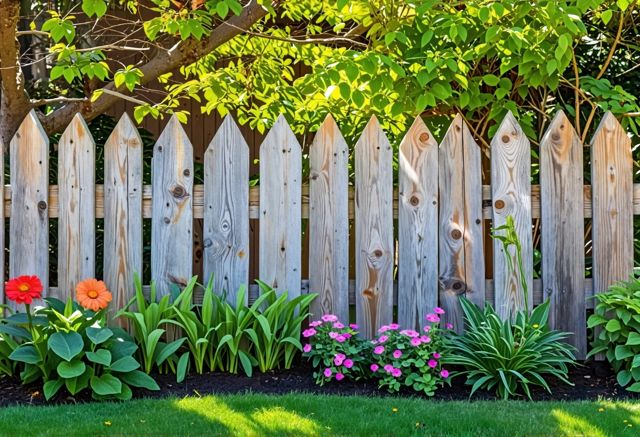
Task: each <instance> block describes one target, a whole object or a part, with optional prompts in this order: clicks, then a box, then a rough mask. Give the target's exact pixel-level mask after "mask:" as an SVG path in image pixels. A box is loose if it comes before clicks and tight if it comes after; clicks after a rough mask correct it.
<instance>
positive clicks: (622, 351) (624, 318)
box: [587, 279, 640, 392]
mask: <svg viewBox="0 0 640 437" xmlns="http://www.w3.org/2000/svg"><path fill="white" fill-rule="evenodd" d="M594 298H595V299H597V300H598V304H597V305H596V307H595V310H594V314H593V315H592V316H590V317H589V320H588V321H587V326H588V327H589V328H601V330H600V332H599V333H598V332H596V335H595V339H594V341H593V343H592V346H593V349H592V350H591V351H590V352H589V354H588V355H587V357H591V356H593V355H596V354H599V353H604V354H605V356H606V357H607V360H608V361H609V363H611V366H612V367H613V370H614V371H615V372H616V373H617V379H618V383H619V384H620V385H621V386H623V387H626V389H627V390H629V391H633V392H640V281H639V280H638V279H632V280H629V281H627V282H620V283H618V284H615V285H612V286H611V287H610V288H609V290H608V291H607V292H606V293H600V294H596V295H595V296H594Z"/></svg>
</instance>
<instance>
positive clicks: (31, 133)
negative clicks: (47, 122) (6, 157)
mask: <svg viewBox="0 0 640 437" xmlns="http://www.w3.org/2000/svg"><path fill="white" fill-rule="evenodd" d="M25 137H28V138H29V139H30V140H31V141H38V140H41V141H43V142H45V143H46V144H47V145H49V136H48V135H47V132H46V131H45V130H44V128H43V127H42V124H41V123H40V120H39V119H38V115H37V114H36V111H35V109H32V110H31V111H29V113H28V114H27V115H26V116H25V117H24V120H22V123H20V127H19V128H18V130H17V131H16V133H15V135H14V136H13V139H12V140H11V144H14V142H17V141H19V140H20V139H21V138H25Z"/></svg>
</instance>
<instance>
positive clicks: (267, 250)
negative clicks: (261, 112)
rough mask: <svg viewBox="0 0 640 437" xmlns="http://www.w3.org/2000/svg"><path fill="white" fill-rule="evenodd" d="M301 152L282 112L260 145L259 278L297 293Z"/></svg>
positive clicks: (283, 289)
mask: <svg viewBox="0 0 640 437" xmlns="http://www.w3.org/2000/svg"><path fill="white" fill-rule="evenodd" d="M301 181H302V151H301V149H300V144H299V143H298V140H297V139H296V137H295V135H294V134H293V132H292V131H291V128H290V127H289V124H288V123H287V121H286V119H285V118H284V116H283V115H280V117H278V119H277V120H276V122H275V124H274V125H273V127H272V128H271V130H270V131H269V133H268V134H267V136H266V138H265V139H264V141H263V142H262V145H261V146H260V249H259V251H260V254H259V257H260V258H259V262H260V268H259V269H260V279H261V280H262V281H264V282H265V283H267V284H269V285H270V286H272V287H274V288H275V289H277V290H278V292H280V293H281V292H283V291H285V290H286V291H287V292H288V296H289V297H290V298H295V297H296V296H299V295H300V279H301V271H300V270H301V269H300V266H301V241H300V240H301V215H302V211H301V206H300V205H301V202H302V199H301V196H302V193H301Z"/></svg>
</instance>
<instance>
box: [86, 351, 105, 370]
mask: <svg viewBox="0 0 640 437" xmlns="http://www.w3.org/2000/svg"><path fill="white" fill-rule="evenodd" d="M85 355H86V357H87V359H88V360H89V361H91V362H92V363H96V364H101V365H103V366H109V365H110V364H111V352H109V351H108V350H106V349H98V350H97V351H95V352H87V353H86V354H85Z"/></svg>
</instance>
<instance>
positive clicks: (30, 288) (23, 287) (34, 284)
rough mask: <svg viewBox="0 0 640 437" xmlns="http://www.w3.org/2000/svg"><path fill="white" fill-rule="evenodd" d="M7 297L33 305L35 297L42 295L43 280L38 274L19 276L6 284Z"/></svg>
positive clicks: (38, 297) (16, 301)
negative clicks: (41, 280)
mask: <svg viewBox="0 0 640 437" xmlns="http://www.w3.org/2000/svg"><path fill="white" fill-rule="evenodd" d="M4 290H5V294H6V295H7V299H9V300H12V301H14V302H15V303H18V304H20V303H23V304H27V305H31V303H32V302H33V299H40V298H41V297H42V282H40V278H38V277H37V276H18V277H17V278H13V279H9V280H8V281H7V282H6V283H5V285H4Z"/></svg>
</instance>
